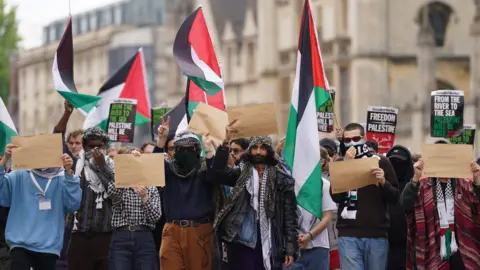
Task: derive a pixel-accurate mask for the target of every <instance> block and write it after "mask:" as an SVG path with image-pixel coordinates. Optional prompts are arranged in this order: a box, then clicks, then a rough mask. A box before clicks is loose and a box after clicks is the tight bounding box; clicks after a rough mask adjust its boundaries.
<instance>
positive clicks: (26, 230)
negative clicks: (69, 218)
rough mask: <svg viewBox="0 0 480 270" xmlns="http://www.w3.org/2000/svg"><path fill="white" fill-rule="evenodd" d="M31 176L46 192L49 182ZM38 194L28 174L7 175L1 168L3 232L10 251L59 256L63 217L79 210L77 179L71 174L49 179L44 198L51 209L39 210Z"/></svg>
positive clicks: (0, 188) (78, 182) (0, 191)
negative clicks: (5, 210)
mask: <svg viewBox="0 0 480 270" xmlns="http://www.w3.org/2000/svg"><path fill="white" fill-rule="evenodd" d="M34 177H35V179H36V181H37V182H38V184H39V185H40V187H41V188H42V189H43V190H45V189H46V186H47V182H48V179H47V178H43V177H40V176H38V175H35V174H34ZM38 193H39V189H38V188H37V186H36V185H35V184H34V182H33V180H32V178H31V176H30V172H29V171H25V170H18V171H12V172H11V173H8V174H6V173H5V172H4V167H3V166H0V205H1V206H3V207H10V213H9V216H8V220H7V227H6V230H5V238H6V240H7V243H8V244H9V245H10V248H12V249H13V248H16V247H20V248H25V249H27V250H30V251H34V252H41V253H50V254H56V255H60V251H61V249H62V245H63V233H64V227H65V218H64V217H65V214H66V213H69V212H74V211H76V210H77V209H78V208H80V201H81V199H82V190H81V189H80V179H79V178H78V177H76V176H73V175H65V176H57V177H54V178H53V179H52V181H51V183H50V186H49V187H48V189H47V191H46V194H45V199H46V200H50V201H51V209H50V210H40V207H39V200H38V195H37V194H38Z"/></svg>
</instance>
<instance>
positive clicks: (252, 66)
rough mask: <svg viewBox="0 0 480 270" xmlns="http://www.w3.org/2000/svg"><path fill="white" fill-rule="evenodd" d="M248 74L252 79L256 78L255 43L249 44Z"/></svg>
mask: <svg viewBox="0 0 480 270" xmlns="http://www.w3.org/2000/svg"><path fill="white" fill-rule="evenodd" d="M247 51H248V52H247V54H248V55H247V58H248V61H247V74H248V75H249V77H250V78H252V77H255V72H256V71H255V64H256V62H255V59H256V57H255V43H254V42H253V41H250V42H248V46H247Z"/></svg>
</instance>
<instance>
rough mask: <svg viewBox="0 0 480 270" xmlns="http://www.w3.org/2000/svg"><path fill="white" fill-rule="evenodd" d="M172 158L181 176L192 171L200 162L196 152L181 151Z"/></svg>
mask: <svg viewBox="0 0 480 270" xmlns="http://www.w3.org/2000/svg"><path fill="white" fill-rule="evenodd" d="M173 157H174V159H175V160H176V161H177V164H178V167H179V168H178V169H179V172H180V173H182V174H186V173H189V172H190V171H192V170H193V169H194V167H195V166H196V165H197V164H198V162H199V160H200V155H199V154H198V152H196V151H189V150H183V149H182V150H180V151H176V152H175V154H174V155H173Z"/></svg>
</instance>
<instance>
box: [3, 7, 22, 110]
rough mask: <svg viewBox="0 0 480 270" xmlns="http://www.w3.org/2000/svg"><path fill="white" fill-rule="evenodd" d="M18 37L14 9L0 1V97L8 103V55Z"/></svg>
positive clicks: (13, 48) (12, 50)
mask: <svg viewBox="0 0 480 270" xmlns="http://www.w3.org/2000/svg"><path fill="white" fill-rule="evenodd" d="M19 42H20V36H19V34H18V25H17V9H16V7H7V3H6V1H5V0H0V96H1V97H2V99H3V101H4V102H5V103H7V102H8V93H9V86H10V60H9V59H10V55H11V54H12V53H14V52H15V51H16V50H17V48H18V43H19Z"/></svg>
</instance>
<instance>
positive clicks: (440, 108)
mask: <svg viewBox="0 0 480 270" xmlns="http://www.w3.org/2000/svg"><path fill="white" fill-rule="evenodd" d="M464 104H465V100H464V93H463V91H460V90H439V91H433V92H432V95H431V117H430V136H432V137H437V138H448V137H452V136H455V135H456V134H458V132H459V131H460V130H461V129H462V128H463V107H464Z"/></svg>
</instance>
